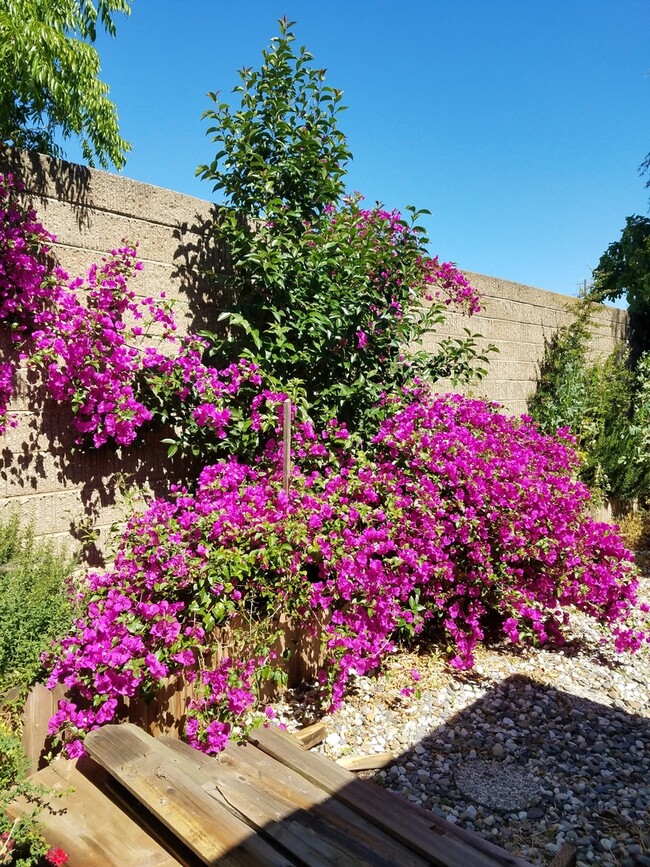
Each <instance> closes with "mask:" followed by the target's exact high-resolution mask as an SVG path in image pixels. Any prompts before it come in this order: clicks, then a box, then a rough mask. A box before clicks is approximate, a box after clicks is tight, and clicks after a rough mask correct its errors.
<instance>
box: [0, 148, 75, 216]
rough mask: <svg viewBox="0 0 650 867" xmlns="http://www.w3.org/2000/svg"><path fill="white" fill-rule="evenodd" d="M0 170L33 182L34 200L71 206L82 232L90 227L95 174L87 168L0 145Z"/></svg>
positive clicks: (30, 184) (29, 185)
mask: <svg viewBox="0 0 650 867" xmlns="http://www.w3.org/2000/svg"><path fill="white" fill-rule="evenodd" d="M0 168H1V170H2V171H3V172H11V173H12V174H13V175H14V176H15V177H16V178H21V179H23V181H24V182H26V181H25V179H26V178H29V182H28V184H27V185H28V187H29V194H30V196H41V197H43V198H45V197H48V196H49V197H54V198H56V199H58V200H59V201H60V202H66V203H68V204H69V205H70V208H71V210H72V212H73V214H74V215H75V218H76V220H77V224H78V226H79V228H80V229H84V228H88V226H89V225H90V217H89V208H90V206H91V204H92V203H91V201H90V196H89V193H90V182H91V171H90V169H88V168H86V166H81V165H77V163H69V162H66V161H65V160H59V159H43V157H42V156H41V155H40V154H37V153H33V152H31V151H23V150H19V149H16V148H10V147H7V146H6V145H2V144H0ZM52 187H53V188H54V189H52Z"/></svg>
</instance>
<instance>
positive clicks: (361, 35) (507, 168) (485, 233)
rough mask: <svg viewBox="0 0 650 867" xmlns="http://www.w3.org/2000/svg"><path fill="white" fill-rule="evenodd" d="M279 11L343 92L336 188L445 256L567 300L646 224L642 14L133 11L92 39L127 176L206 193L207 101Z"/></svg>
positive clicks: (433, 9)
mask: <svg viewBox="0 0 650 867" xmlns="http://www.w3.org/2000/svg"><path fill="white" fill-rule="evenodd" d="M283 15H287V16H289V18H291V19H293V20H296V21H297V22H298V23H297V25H296V28H295V30H296V33H297V36H298V41H299V42H301V43H302V44H305V45H306V46H307V47H308V48H309V49H310V51H311V52H312V54H313V55H314V58H315V63H316V64H317V65H318V66H319V67H326V68H327V70H328V72H327V82H328V84H330V85H332V86H333V87H338V88H341V89H342V90H343V91H344V102H345V104H346V105H347V106H349V108H348V110H347V111H346V112H345V113H344V114H343V115H342V120H341V127H342V129H343V131H344V132H345V133H346V134H347V136H348V140H349V144H350V147H351V149H352V152H353V154H354V162H353V163H352V164H351V166H350V172H349V177H348V188H349V190H350V191H351V190H359V191H361V192H362V193H363V194H364V195H365V196H366V199H367V200H368V201H369V202H373V201H374V200H381V201H382V202H383V203H384V204H386V205H387V206H389V207H391V208H393V207H397V208H403V207H404V206H405V205H407V204H415V205H417V206H418V207H425V208H428V209H429V210H431V211H432V217H430V218H428V220H427V227H428V229H429V232H430V235H431V239H432V252H435V253H439V254H440V255H441V256H442V257H443V258H445V259H451V260H453V261H456V262H457V263H458V264H459V266H460V267H462V268H465V269H467V270H471V271H478V272H481V273H484V274H490V275H493V276H497V277H503V278H506V279H510V280H515V281H518V282H521V283H528V284H530V285H533V286H539V287H541V288H544V289H550V290H553V291H556V292H562V293H565V294H575V293H576V291H577V286H578V284H579V283H581V282H582V281H583V280H585V279H587V280H588V279H589V278H590V276H591V270H592V269H593V268H594V267H595V266H596V264H597V263H598V260H599V258H600V255H601V254H602V252H603V251H604V250H605V248H606V247H607V245H608V244H609V243H611V242H612V241H614V240H617V239H618V237H619V236H620V232H621V229H622V227H623V225H624V223H625V218H626V216H628V215H629V214H633V213H639V214H646V213H647V211H648V196H649V195H650V190H646V189H645V180H646V179H645V178H640V177H639V174H638V166H639V164H640V163H641V161H642V160H643V159H644V157H645V155H646V153H647V152H648V151H650V111H649V109H650V2H648V0H402V2H400V3H397V2H394V0H391V2H386V0H375V2H369V0H247V2H245V3H242V2H230V3H226V2H219V0H212V2H209V0H187V2H172V0H158V2H154V0H133V11H132V14H131V17H130V18H129V19H122V18H120V19H119V20H118V22H117V24H118V34H117V38H116V39H115V40H111V39H109V38H106V37H102V38H100V40H99V41H98V50H99V52H100V56H101V60H102V77H103V78H104V80H105V81H107V83H108V84H109V85H110V87H111V96H112V98H113V99H114V101H115V102H116V104H117V106H118V111H119V115H120V122H121V129H122V133H123V135H124V136H125V137H126V138H127V139H128V140H129V141H130V142H131V143H132V145H133V151H132V153H131V154H130V156H129V159H128V162H127V165H126V168H125V170H124V174H125V175H127V176H128V177H132V178H136V179H138V180H142V181H146V182H149V183H152V184H156V185H158V186H162V187H168V188H170V189H173V190H177V191H180V192H186V193H190V194H193V195H196V196H199V197H201V198H208V199H209V198H212V197H213V196H212V192H211V187H210V186H209V184H207V183H206V182H202V181H199V180H198V179H196V178H195V177H194V170H195V168H196V166H197V165H198V164H200V163H204V162H208V161H210V159H211V158H212V156H213V153H214V148H213V146H212V145H211V143H210V141H209V139H208V138H207V137H206V135H205V130H206V128H207V123H206V122H205V121H201V114H202V113H203V111H204V110H205V109H206V108H208V106H209V100H208V98H207V97H206V95H205V94H206V92H207V91H208V90H212V91H214V90H220V91H221V92H222V94H223V95H224V96H227V97H228V99H230V98H231V96H230V91H231V89H232V87H233V86H235V84H236V83H237V81H238V77H237V75H236V70H237V69H239V68H241V67H242V66H244V65H246V66H259V63H260V59H261V50H262V48H264V47H266V46H267V45H268V44H269V40H270V38H271V37H272V36H274V35H276V33H277V24H276V21H277V19H278V18H280V17H282V16H283ZM66 150H67V153H68V156H69V158H70V159H73V160H75V159H78V153H79V152H78V150H77V149H76V148H75V147H74V146H73V145H72V144H68V145H67V146H66Z"/></svg>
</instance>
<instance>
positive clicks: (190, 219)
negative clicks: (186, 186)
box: [0, 146, 626, 559]
mask: <svg viewBox="0 0 650 867" xmlns="http://www.w3.org/2000/svg"><path fill="white" fill-rule="evenodd" d="M0 172H3V173H6V172H13V174H14V175H15V176H16V177H17V178H19V179H20V180H21V181H22V182H23V183H24V184H25V187H26V190H25V194H24V195H25V198H26V199H27V200H29V201H31V203H32V204H33V205H34V207H35V208H36V210H37V213H38V215H39V217H40V219H41V221H42V223H43V224H44V226H45V227H46V228H47V229H48V230H49V231H50V232H52V233H54V234H55V235H56V236H57V243H56V245H55V248H54V253H55V256H56V258H57V260H58V262H59V264H60V265H61V266H62V267H63V268H64V269H66V270H67V271H68V272H69V273H70V275H71V276H77V275H81V274H83V272H84V271H85V270H86V269H87V268H88V266H89V265H91V264H92V263H93V262H96V261H98V260H99V259H101V257H102V255H105V254H106V253H107V252H109V251H110V250H111V249H112V248H114V247H116V246H119V245H120V242H121V240H122V239H123V238H124V239H127V240H128V241H130V242H136V241H137V242H138V244H139V254H140V257H141V259H142V261H143V264H144V270H143V271H142V272H140V273H139V274H138V275H137V277H136V278H135V281H134V283H133V284H132V288H134V289H135V291H136V293H137V294H138V295H140V296H142V297H146V296H148V295H156V294H157V293H159V292H160V291H165V292H166V294H167V297H168V298H173V299H175V300H176V302H177V303H176V315H177V318H178V319H179V320H180V322H181V323H182V324H183V326H184V327H187V328H190V327H191V328H193V329H200V328H206V327H208V328H209V327H210V326H211V325H213V324H214V321H215V314H216V313H217V312H218V311H219V309H221V308H222V307H223V305H224V303H227V300H226V299H224V298H220V297H218V295H217V294H215V289H214V284H213V283H210V282H209V281H207V280H206V279H205V278H204V277H203V276H202V274H203V273H204V272H205V271H206V270H213V271H217V272H221V273H224V272H227V270H228V268H229V261H228V256H227V252H226V251H225V250H223V249H219V248H217V247H215V246H214V245H213V244H211V243H210V241H209V226H210V224H211V222H212V221H213V218H214V216H215V214H216V213H217V208H216V207H215V206H214V205H213V204H211V203H209V202H206V201H203V200H201V199H196V198H193V197H191V196H186V195H181V194H179V193H174V192H171V191H169V190H164V189H161V188H159V187H154V186H150V185H148V184H142V183H139V182H136V181H133V180H130V179H128V178H124V177H120V176H117V175H111V174H108V173H106V172H100V171H95V170H91V169H87V168H84V167H82V166H77V165H73V164H70V163H66V162H63V161H60V160H53V159H50V158H47V157H42V156H38V155H35V154H26V153H24V152H22V151H16V150H12V149H7V148H2V147H1V146H0ZM468 276H469V278H470V279H471V280H472V281H473V282H474V283H475V285H476V286H477V288H478V289H479V290H480V291H481V292H482V294H483V306H484V309H483V311H482V313H481V314H480V315H479V316H476V317H473V318H472V319H471V320H467V319H466V318H465V317H461V316H458V315H456V314H451V315H450V316H449V318H448V321H447V323H446V325H445V328H444V332H441V334H440V335H439V336H440V337H444V336H447V335H450V336H457V335H461V334H462V333H463V332H462V329H463V327H466V326H469V327H470V328H471V329H472V331H475V332H480V333H481V334H483V337H482V338H481V342H482V343H484V344H486V343H488V342H493V343H495V344H496V345H497V346H498V348H499V350H500V352H499V354H498V355H496V356H494V357H493V360H492V362H491V365H490V369H489V374H488V376H487V378H486V379H485V380H484V381H483V382H482V383H481V384H480V385H479V386H478V387H475V388H474V389H473V391H472V393H473V394H474V395H476V396H481V397H486V398H488V399H490V400H496V401H498V402H500V403H502V404H503V405H504V407H505V408H506V410H507V411H508V412H512V413H521V412H525V410H526V398H527V396H528V395H529V394H530V393H531V392H532V391H533V390H534V387H535V381H536V376H537V372H538V365H539V361H540V359H541V357H542V354H543V351H544V340H545V339H548V338H549V337H550V336H551V334H552V333H553V331H554V330H555V329H556V328H557V327H558V326H559V325H560V324H562V323H563V322H566V321H567V320H568V317H569V314H568V313H567V311H566V305H567V303H568V302H569V301H570V299H568V298H567V297H565V296H562V295H557V294H554V293H551V292H545V291H543V290H541V289H534V288H532V287H530V286H522V285H519V284H516V283H511V282H508V281H505V280H500V279H497V278H493V277H485V276H482V275H478V274H469V275H468ZM598 323H599V336H598V339H597V346H596V347H595V349H596V351H598V352H609V351H611V349H612V348H613V346H614V345H615V344H616V342H617V341H620V340H623V339H624V337H625V328H626V314H625V313H624V312H622V311H619V310H615V309H613V308H610V309H606V308H602V310H601V312H600V313H599V315H598ZM2 340H3V337H2V335H0V353H2V355H3V356H5V357H6V356H8V355H10V354H11V353H12V351H13V350H12V347H11V345H10V344H9V342H8V341H7V340H6V339H5V340H4V342H1V341H2ZM442 385H443V386H444V384H442ZM12 409H13V410H14V411H15V412H16V414H17V416H18V422H19V424H18V427H17V428H16V429H11V430H9V431H8V432H7V433H6V434H5V435H4V437H2V438H0V516H2V515H6V514H8V513H9V512H11V511H13V510H18V511H19V512H20V514H21V515H22V516H23V517H25V518H28V517H31V518H33V519H34V521H35V529H36V532H37V534H39V535H48V536H54V537H60V538H63V539H67V540H70V538H71V533H72V534H73V535H76V536H77V537H79V536H80V535H83V533H84V532H85V531H87V530H88V529H96V530H98V531H99V532H100V542H99V544H98V549H97V551H96V555H97V557H98V558H99V559H101V556H102V554H101V549H102V548H105V547H106V538H107V534H108V530H109V528H110V526H111V525H112V524H113V523H121V522H123V521H124V520H125V518H126V517H127V516H128V514H129V510H130V509H131V508H132V506H131V505H130V504H129V501H128V500H125V498H124V496H123V494H122V492H121V487H122V481H125V483H126V484H127V485H128V484H133V485H136V486H138V487H142V488H143V489H144V490H145V491H149V492H151V493H152V494H153V493H156V492H159V491H160V492H162V491H164V490H166V488H167V486H168V484H169V483H170V482H172V481H179V480H182V479H186V478H189V477H191V476H192V473H193V471H194V468H193V467H191V466H187V465H185V464H183V462H182V461H178V460H174V461H169V460H167V458H166V452H165V448H164V447H163V446H161V445H160V444H159V439H160V434H151V435H150V436H148V437H145V438H144V440H143V441H142V442H140V443H138V444H137V445H136V446H134V447H131V448H129V449H118V450H112V449H110V448H104V449H102V450H100V451H99V452H87V453H86V452H80V451H75V450H74V448H73V435H72V432H71V429H70V416H69V415H68V414H67V413H66V411H65V409H64V408H62V407H59V406H57V405H56V404H55V403H54V402H53V401H51V400H48V399H47V397H46V396H45V395H43V394H42V393H40V392H39V391H38V390H37V391H36V392H34V387H33V386H32V385H30V383H29V382H28V381H27V374H26V373H25V371H20V373H19V389H18V394H17V399H16V401H15V405H14V406H13V407H12ZM116 473H120V474H122V475H121V477H118V479H117V480H116Z"/></svg>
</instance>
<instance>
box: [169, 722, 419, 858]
mask: <svg viewBox="0 0 650 867" xmlns="http://www.w3.org/2000/svg"><path fill="white" fill-rule="evenodd" d="M162 740H163V742H164V743H165V744H166V745H168V746H169V747H170V749H172V750H174V751H175V752H176V753H178V754H179V755H182V756H184V757H185V758H186V760H187V762H188V763H189V764H190V765H191V766H192V767H194V768H195V773H196V774H197V776H198V777H199V778H200V779H202V780H204V781H206V782H205V783H204V785H203V788H204V789H205V790H206V791H209V792H210V794H212V795H213V796H214V797H215V798H217V799H223V801H224V802H225V803H227V804H229V805H230V806H231V807H234V808H235V809H236V810H237V811H238V814H239V815H240V816H241V818H242V819H243V820H244V821H247V822H248V823H249V824H251V826H252V827H255V828H256V829H257V830H258V831H259V832H260V833H261V834H263V835H264V836H268V837H269V839H272V840H274V841H276V842H278V843H280V844H281V845H283V846H285V847H286V848H287V849H288V850H289V851H290V852H291V854H292V855H294V856H296V857H298V858H299V859H300V860H302V861H304V862H305V863H306V864H308V865H310V867H311V865H314V867H317V865H322V867H327V865H331V864H340V865H348V867H354V865H360V867H361V865H368V867H393V865H395V864H400V865H402V867H425V865H426V864H427V863H428V862H427V861H425V860H423V859H422V858H420V857H419V856H417V855H416V854H415V853H414V852H412V851H411V850H410V849H409V848H408V847H405V846H403V845H401V844H399V843H398V842H397V841H395V840H393V839H392V838H391V837H390V836H389V835H386V834H385V833H384V832H383V831H382V830H381V829H380V828H377V827H376V826H375V825H374V824H372V823H371V822H368V821H367V820H365V819H364V818H363V817H361V816H359V815H358V814H356V813H355V812H353V811H352V810H349V809H348V808H347V807H345V806H344V805H342V804H339V803H338V802H336V801H335V799H333V798H332V797H331V796H330V795H328V794H327V793H326V792H325V791H323V789H320V788H319V787H317V786H314V785H312V784H311V783H309V782H308V781H307V780H305V779H304V778H303V777H301V776H300V775H299V774H296V773H294V772H293V771H291V770H289V769H288V768H286V767H284V766H283V765H282V764H280V763H279V762H277V761H275V760H274V759H271V758H270V757H269V756H267V755H265V754H264V753H263V752H260V751H259V750H257V749H255V747H253V746H251V745H250V744H246V745H230V746H228V748H227V749H226V750H225V751H224V752H222V753H220V754H219V756H218V757H217V758H216V759H210V758H208V759H206V758H205V757H200V758H199V759H198V761H197V758H196V755H197V754H196V751H195V750H193V749H192V748H191V747H189V746H188V745H187V744H184V743H181V742H179V741H174V742H172V741H171V740H170V739H168V738H162ZM192 754H193V755H192ZM199 755H200V754H199Z"/></svg>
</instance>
